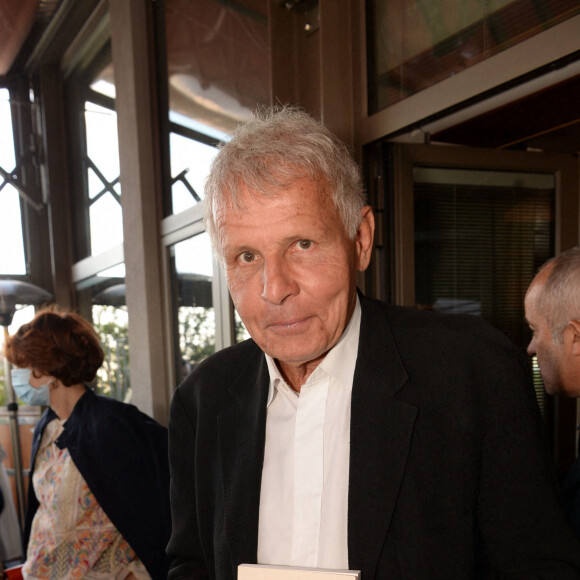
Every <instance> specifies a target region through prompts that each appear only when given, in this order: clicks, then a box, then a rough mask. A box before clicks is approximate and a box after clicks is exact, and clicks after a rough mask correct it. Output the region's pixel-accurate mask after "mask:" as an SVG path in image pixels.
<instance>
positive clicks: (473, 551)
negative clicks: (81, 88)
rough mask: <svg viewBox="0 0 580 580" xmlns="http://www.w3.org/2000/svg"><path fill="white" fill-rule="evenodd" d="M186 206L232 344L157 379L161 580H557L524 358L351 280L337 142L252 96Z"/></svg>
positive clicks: (491, 338) (553, 500) (467, 322)
mask: <svg viewBox="0 0 580 580" xmlns="http://www.w3.org/2000/svg"><path fill="white" fill-rule="evenodd" d="M205 205H206V223H207V228H208V231H209V233H210V236H211V238H212V242H213V245H214V249H215V251H216V252H217V254H218V255H219V256H220V258H221V260H222V264H223V267H224V270H225V273H226V277H227V283H228V288H229V290H230V294H231V297H232V300H233V303H234V305H235V307H236V310H237V312H238V314H239V315H240V317H241V319H242V321H243V322H244V325H245V326H246V329H247V331H248V332H249V334H250V336H251V339H248V340H246V341H244V342H242V343H239V344H235V345H233V346H232V347H230V348H227V349H224V350H222V351H219V352H217V353H215V354H214V355H212V356H211V357H209V358H208V359H206V360H205V361H203V362H201V363H200V364H199V365H197V367H196V368H195V370H194V371H193V372H192V373H191V374H190V375H189V376H188V377H187V378H186V379H185V381H184V382H183V383H182V384H181V385H180V386H179V387H178V388H177V390H176V391H175V393H174V395H173V401H172V405H171V416H170V421H169V433H170V435H169V457H170V465H171V503H172V516H173V529H172V536H171V540H170V542H169V545H168V548H167V551H168V554H169V557H170V559H171V569H170V572H169V576H168V577H169V580H178V579H183V580H191V579H194V580H199V579H206V578H207V579H215V580H232V579H235V578H237V573H238V566H239V565H240V564H244V563H245V564H263V565H268V566H279V565H285V566H293V567H301V568H314V569H318V570H320V569H332V570H344V569H350V570H360V571H361V578H362V580H372V579H375V580H402V579H403V578H404V579H405V580H470V579H473V580H475V579H477V580H492V579H497V578H505V579H506V580H507V579H508V578H509V579H511V580H516V579H519V580H524V579H525V580H533V579H536V580H540V579H545V578H549V579H550V580H578V578H580V543H578V542H577V541H576V540H575V538H574V536H573V534H572V531H571V530H570V528H569V526H568V525H567V523H566V520H565V518H564V514H563V513H562V510H561V507H560V504H559V499H558V489H557V485H556V482H555V477H554V474H553V466H552V462H551V458H550V456H549V453H548V447H547V442H546V437H545V432H544V428H543V424H542V418H541V415H540V413H539V409H538V405H537V402H536V398H535V393H534V391H533V388H532V384H531V377H530V372H529V365H528V364H527V360H526V359H525V356H524V354H523V353H522V352H521V351H520V350H519V349H518V348H517V347H516V346H515V345H514V344H513V343H512V342H510V340H509V339H508V338H507V337H506V336H504V335H503V334H502V333H500V332H499V331H497V330H496V329H494V328H492V327H491V326H490V325H489V324H487V323H485V322H484V321H483V320H481V319H480V318H478V317H476V316H459V315H457V316H452V315H444V314H440V313H435V312H426V311H421V310H419V309H412V308H401V307H395V306H390V305H387V304H385V303H382V302H379V301H377V300H372V299H370V298H367V297H365V296H364V295H363V294H362V293H361V292H359V291H358V289H357V285H356V282H357V275H358V273H359V272H362V271H364V270H365V269H366V268H367V266H368V265H369V262H370V259H371V255H372V252H373V234H374V217H373V211H372V208H371V207H369V206H368V205H367V203H366V201H365V196H364V192H363V188H362V184H361V178H360V171H359V169H358V166H357V165H356V163H355V162H354V160H353V159H352V157H351V156H350V154H349V151H348V148H347V147H346V146H345V145H344V144H343V143H341V142H340V141H339V140H338V139H337V138H336V137H335V136H333V135H332V133H330V131H329V130H328V129H327V128H326V127H324V125H322V124H321V123H320V122H318V121H316V120H315V119H313V118H312V117H310V116H309V115H307V114H306V113H304V112H303V111H299V110H296V109H294V108H281V109H273V110H270V111H264V112H262V113H260V114H258V115H256V117H255V118H253V119H252V120H250V121H249V122H248V123H246V124H244V125H242V126H241V127H240V128H239V129H238V130H237V131H236V132H235V134H234V135H233V138H232V139H231V140H230V141H228V142H227V143H226V144H224V146H223V148H222V149H221V151H220V153H219V154H218V156H217V157H216V159H215V161H214V163H213V165H212V169H211V171H210V175H209V178H208V181H207V184H206V188H205ZM270 573H271V572H270ZM318 573H319V574H321V573H322V572H318ZM273 577H275V576H273Z"/></svg>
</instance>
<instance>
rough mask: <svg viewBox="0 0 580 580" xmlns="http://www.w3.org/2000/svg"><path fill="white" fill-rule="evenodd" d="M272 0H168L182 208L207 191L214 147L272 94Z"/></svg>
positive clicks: (171, 209) (174, 149)
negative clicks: (270, 14)
mask: <svg viewBox="0 0 580 580" xmlns="http://www.w3.org/2000/svg"><path fill="white" fill-rule="evenodd" d="M267 14H268V0H252V2H223V0H195V2H192V1H191V0H167V1H166V2H165V36H166V39H167V40H166V55H167V71H168V79H167V83H168V93H169V120H170V149H171V154H170V156H171V159H170V162H171V180H172V187H171V197H170V199H167V200H166V203H165V205H166V213H168V214H175V213H178V212H180V211H183V210H184V209H187V208H189V207H191V206H192V205H195V204H196V203H197V202H198V201H200V200H202V199H203V182H204V180H205V178H206V176H207V173H208V170H209V164H210V163H211V160H212V159H213V157H214V156H215V154H216V150H215V149H214V147H215V146H216V145H217V144H218V143H219V142H220V141H223V140H226V139H227V138H228V135H229V134H230V133H231V132H232V131H233V129H234V128H235V127H236V126H237V125H238V124H239V123H240V122H241V121H244V120H247V119H248V118H249V117H250V115H251V113H252V111H253V110H255V109H256V107H258V106H260V105H267V104H269V101H270V66H269V49H268V18H267Z"/></svg>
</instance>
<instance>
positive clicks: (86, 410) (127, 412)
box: [24, 388, 171, 580]
mask: <svg viewBox="0 0 580 580" xmlns="http://www.w3.org/2000/svg"><path fill="white" fill-rule="evenodd" d="M56 416H57V415H56V413H55V412H54V411H53V410H52V409H47V410H46V411H45V412H44V414H43V416H42V417H41V419H40V421H39V423H38V425H37V426H36V429H35V430H34V439H33V443H32V458H31V473H30V481H31V482H32V474H33V470H34V463H35V459H36V454H37V452H38V448H39V445H40V441H41V439H42V434H43V432H44V429H45V427H46V426H47V425H48V423H49V422H50V421H51V420H52V419H54V418H56ZM56 444H57V445H58V447H60V448H61V449H64V448H67V449H68V451H69V453H70V456H71V458H72V460H73V461H74V464H75V465H76V467H77V468H78V470H79V471H80V473H81V475H82V476H83V478H84V480H85V481H86V483H87V485H88V486H89V488H90V490H91V491H92V493H93V494H94V496H95V498H96V499H97V501H98V502H99V505H100V506H101V507H102V508H103V510H104V511H105V513H106V514H107V516H108V517H109V519H110V520H111V521H112V522H113V524H114V525H115V527H116V528H117V529H118V530H119V532H120V533H121V535H122V536H123V538H125V540H127V542H128V543H129V545H130V546H131V548H133V550H134V551H135V553H136V554H137V557H138V558H139V559H140V560H141V561H142V562H143V564H144V565H145V567H146V568H147V571H148V572H149V574H150V575H151V577H152V578H153V579H154V580H157V579H159V580H161V579H163V580H164V579H165V578H166V577H167V569H168V562H167V558H166V555H165V546H166V544H167V541H168V539H169V535H170V532H171V516H170V510H169V467H168V461H167V430H166V429H165V427H163V426H161V425H160V424H159V423H157V422H156V421H154V420H153V419H151V418H150V417H148V416H147V415H145V414H144V413H142V412H141V411H139V410H138V409H137V407H135V406H134V405H128V404H126V403H122V402H120V401H116V400H114V399H110V398H107V397H102V396H99V395H97V394H95V393H94V391H92V390H90V389H88V388H87V391H86V393H85V394H84V395H83V396H82V397H81V398H80V399H79V401H78V402H77V404H76V405H75V408H74V409H73V412H72V413H71V415H70V417H69V418H68V419H67V421H66V423H65V429H64V431H63V433H62V434H61V435H60V436H59V437H58V439H57V440H56ZM38 505H39V504H38V500H37V498H36V495H35V493H34V489H33V486H32V485H30V486H29V489H28V508H27V514H26V523H25V528H24V546H25V549H26V547H27V546H28V540H29V537H30V530H31V525H32V520H33V518H34V514H35V513H36V510H37V508H38Z"/></svg>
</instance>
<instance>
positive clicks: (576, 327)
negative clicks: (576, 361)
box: [568, 320, 580, 356]
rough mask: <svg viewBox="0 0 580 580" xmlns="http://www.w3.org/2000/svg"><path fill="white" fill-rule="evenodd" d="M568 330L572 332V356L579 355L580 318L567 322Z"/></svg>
mask: <svg viewBox="0 0 580 580" xmlns="http://www.w3.org/2000/svg"><path fill="white" fill-rule="evenodd" d="M568 330H569V331H571V333H572V335H571V340H572V342H571V346H572V354H573V355H574V356H580V320H570V322H568Z"/></svg>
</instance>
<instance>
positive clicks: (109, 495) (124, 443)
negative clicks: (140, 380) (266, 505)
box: [4, 310, 171, 580]
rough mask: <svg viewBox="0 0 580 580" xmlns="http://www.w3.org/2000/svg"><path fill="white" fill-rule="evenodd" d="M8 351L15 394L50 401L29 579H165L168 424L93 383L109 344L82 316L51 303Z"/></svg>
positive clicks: (35, 451)
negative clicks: (109, 395) (101, 391)
mask: <svg viewBox="0 0 580 580" xmlns="http://www.w3.org/2000/svg"><path fill="white" fill-rule="evenodd" d="M4 350H5V356H6V358H7V359H8V360H9V361H10V363H11V364H12V365H13V366H14V367H16V368H14V369H13V370H12V385H13V388H14V391H15V392H16V395H17V396H18V397H19V398H20V399H21V400H22V401H23V402H25V403H27V404H29V405H46V406H47V407H48V408H47V409H46V411H45V412H44V414H43V416H42V418H41V419H40V421H39V423H38V425H37V427H36V429H35V432H34V438H33V444H32V459H31V473H30V482H31V484H30V486H29V490H28V507H27V514H26V522H25V529H24V549H25V553H26V561H25V563H24V566H23V568H22V573H23V576H24V578H31V579H32V578H43V579H57V578H58V579H62V578H73V577H74V578H91V579H96V578H115V579H119V580H123V579H125V578H129V579H131V580H132V579H135V578H137V579H148V578H153V579H155V580H156V579H162V578H163V579H164V578H165V577H166V574H167V563H166V557H165V545H166V543H167V540H168V538H169V533H170V525H171V524H170V515H169V507H168V502H169V491H168V490H169V472H168V465H167V431H166V429H165V428H164V427H163V426H161V425H159V424H158V423H157V422H155V421H154V420H153V419H151V418H150V417H148V416H147V415H145V414H144V413H141V412H140V411H139V410H138V409H137V408H136V407H135V406H133V405H129V404H126V403H122V402H120V401H117V400H114V399H110V398H107V397H103V396H100V395H97V394H95V392H94V391H93V390H92V389H91V388H90V387H89V386H88V384H89V383H91V381H93V379H94V378H95V375H96V372H97V370H98V369H99V367H100V366H101V364H102V363H103V351H102V349H101V346H100V344H99V338H98V335H97V334H96V332H95V330H94V328H93V327H92V326H91V324H90V323H89V322H87V321H86V320H84V319H83V318H82V317H80V316H78V315H77V314H74V313H71V312H58V311H56V310H43V311H41V312H39V313H38V314H37V315H36V316H35V318H34V319H33V320H32V321H31V322H29V323H27V324H24V325H22V326H21V327H20V328H19V329H18V331H17V332H16V333H15V334H13V335H12V336H10V337H9V338H8V340H7V341H6V343H5V346H4Z"/></svg>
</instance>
